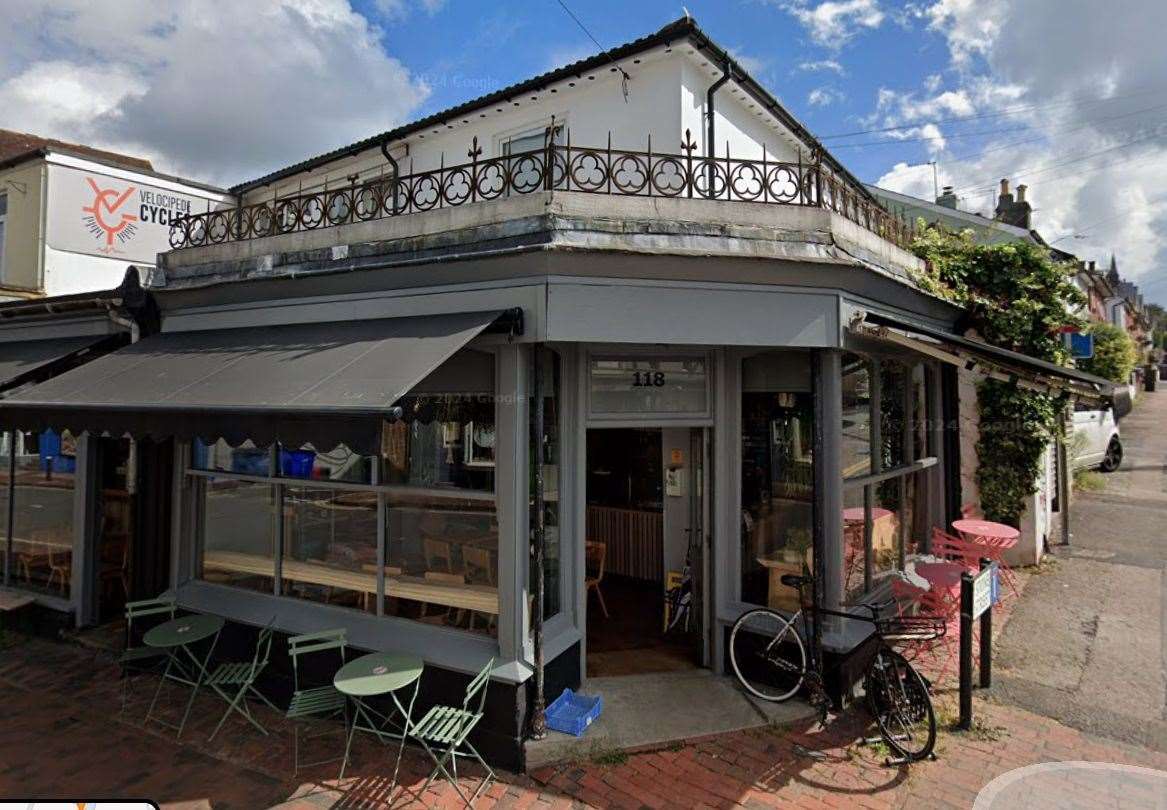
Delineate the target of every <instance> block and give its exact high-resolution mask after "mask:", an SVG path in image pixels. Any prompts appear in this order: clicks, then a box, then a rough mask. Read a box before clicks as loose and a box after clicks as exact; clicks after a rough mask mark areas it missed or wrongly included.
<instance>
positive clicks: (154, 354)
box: [0, 310, 522, 452]
mask: <svg viewBox="0 0 1167 810" xmlns="http://www.w3.org/2000/svg"><path fill="white" fill-rule="evenodd" d="M516 318H521V313H516V312H514V311H508V312H506V313H504V312H503V311H499V310H493V311H487V312H466V313H454V314H443V315H433V316H419V317H409V318H386V319H380V320H369V321H353V322H348V323H311V324H298V325H293V326H269V327H251V328H243V329H224V330H211V331H198V332H173V333H163V334H160V335H155V336H153V337H148V338H145V339H143V340H141V341H139V342H137V343H134V344H131V345H129V346H126V347H125V348H122V349H120V350H118V351H116V352H112V353H110V354H107V355H105V356H104V357H100V358H98V359H96V360H94V361H92V362H90V363H87V364H86V365H84V366H81V367H79V368H76V369H73V370H72V371H68V372H66V373H64V374H61V375H60V376H58V377H54V378H53V379H51V380H48V381H46V382H44V383H42V384H40V385H37V386H34V387H32V388H29V389H26V390H23V391H20V392H18V393H16V394H14V395H13V396H12V397H10V398H8V399H4V400H0V426H2V427H6V428H19V429H25V430H36V429H46V428H54V429H57V430H70V431H72V432H74V433H79V432H81V431H86V430H87V431H90V432H93V433H102V432H109V433H111V434H113V435H123V434H127V433H128V434H130V435H133V436H152V437H155V438H162V437H166V436H178V437H182V438H195V437H198V438H201V439H203V440H206V441H213V440H214V439H217V438H223V439H226V440H227V441H228V442H230V443H231V444H235V445H237V444H239V443H240V442H242V441H243V440H245V439H251V440H252V441H254V442H255V443H256V444H258V445H265V444H269V443H271V442H274V441H280V442H283V443H284V444H288V445H292V446H297V447H298V446H300V445H301V444H305V443H312V444H314V445H316V446H318V447H329V448H331V447H334V446H336V445H337V444H342V443H343V444H346V445H348V446H349V447H351V448H352V449H354V450H357V451H359V452H375V450H376V449H377V447H378V441H379V436H380V428H381V424H382V422H383V420H385V419H386V418H392V417H393V416H394V408H393V406H394V403H396V402H397V400H399V399H400V398H401V397H402V396H404V395H405V394H406V393H408V392H409V390H410V389H411V388H413V387H414V386H415V385H416V384H417V383H418V382H420V381H421V380H422V379H424V378H425V377H426V376H427V375H428V374H429V373H430V372H432V371H433V370H434V369H436V368H437V367H438V366H440V365H441V364H442V363H443V362H444V361H445V360H446V359H447V358H449V357H450V356H451V355H453V354H454V353H455V352H456V351H458V349H460V348H462V347H463V346H465V345H466V344H467V343H469V342H470V341H471V340H473V339H474V338H475V337H476V336H477V335H479V334H481V333H482V332H484V331H486V330H487V329H488V328H490V327H491V325H492V324H494V323H495V322H496V321H499V322H500V323H503V322H505V323H503V328H506V329H509V330H511V331H519V332H521V329H522V327H521V320H519V321H518V325H517V326H516Z"/></svg>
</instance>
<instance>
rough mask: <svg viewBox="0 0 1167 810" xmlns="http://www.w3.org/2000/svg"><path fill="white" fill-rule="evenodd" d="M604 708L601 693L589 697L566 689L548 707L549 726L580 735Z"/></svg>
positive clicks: (566, 732)
mask: <svg viewBox="0 0 1167 810" xmlns="http://www.w3.org/2000/svg"><path fill="white" fill-rule="evenodd" d="M602 709H603V700H602V699H601V698H600V696H599V695H596V696H595V697H588V696H587V695H577V694H576V693H575V692H573V691H571V690H570V689H564V690H563V694H561V695H560V696H559V697H557V698H555V700H553V701H551V705H550V706H548V707H547V728H551V729H555V730H556V731H562V732H563V733H564V734H572V735H574V736H576V737H579V736H580V735H582V734H583V733H584V732H585V731H587V729H588V726H590V725H591V724H592V721H594V720H595V719H596V718H597V717H599V716H600V711H601V710H602Z"/></svg>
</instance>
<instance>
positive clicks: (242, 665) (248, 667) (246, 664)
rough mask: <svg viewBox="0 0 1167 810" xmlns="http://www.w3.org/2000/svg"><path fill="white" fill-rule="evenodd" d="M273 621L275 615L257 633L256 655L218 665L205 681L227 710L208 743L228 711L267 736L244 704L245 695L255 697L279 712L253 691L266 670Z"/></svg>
mask: <svg viewBox="0 0 1167 810" xmlns="http://www.w3.org/2000/svg"><path fill="white" fill-rule="evenodd" d="M275 621H276V618H275V616H272V619H271V621H270V622H268V624H267V626H266V627H264V628H263V629H262V630H260V631H259V636H258V637H257V638H256V641H255V652H254V653H253V654H252V656H251V660H250V661H234V662H230V663H223V664H219V666H217V667H215V671H214V672H212V673H211V674H210V676H209V677H208V678H207V680H206V684H207V686H209V687H211V689H213V690H214V691H215V692H216V693H217V694H218V695H219V697H221V698H223V700H225V701H227V710H226V711H224V712H223V717H222V718H221V719H220V720H219V725H217V726H215V730H214V731H212V732H211V736H210V737H208V738H207V742H210V741H211V740H213V739H215V735H216V734H218V733H219V730H220V729H222V728H223V724H224V723H226V722H227V718H228V717H230V716H231V712H238V713H239V714H241V715H243V717H244V719H246V720H247V722H249V723H251V725H253V726H255V727H256V728H257V729H259V731H260V733H261V734H263V735H264V736H267V729H265V728H264V727H263V726H262V725H260V723H259V721H258V720H256V719H255V718H254V717H252V715H251V709H250V708H249V707H248V705H247V698H248V696H253V697H257V698H259V699H260V700H261V701H263V702H264V703H266V704H267V705H268V706H269V707H270V708H271V709H272V710H273V711H276V712H278V711H279V709H277V708H276V706H275V704H274V703H272V702H271V701H270V700H268V699H267V697H266V696H265V695H264V694H263V693H262V692H260V691H259V690H258V689H256V688H255V681H256V680H257V679H258V678H259V676H260V674H261V673H262V672H263V671H264V670H265V669H266V668H267V665H268V662H269V661H270V660H271V638H272V632H273V629H274V626H275ZM230 689H234V690H235V694H234V695H232V694H229V691H228V690H230Z"/></svg>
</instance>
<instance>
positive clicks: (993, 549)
mask: <svg viewBox="0 0 1167 810" xmlns="http://www.w3.org/2000/svg"><path fill="white" fill-rule="evenodd" d="M952 528H954V529H956V531H957V532H958V533H959V534H960V536H961V537H963V538H964V539H965V540H968V541H969V542H972V543H976V544H977V545H978V546H980V547H981V548H983V549H984V553H985V556H986V557H988V558H989V559H990V560H992V561H993V562H995V563H997V568H998V570H999V572H1000V574H1001V576H1002V577H1003V578H1004V580H1005V581H1006V582H1007V583H1009V589H1010V590H1012V591H1013V595H1014V596H1017V595H1018V591H1017V583H1016V582H1015V581H1014V579H1013V572H1012V571H1010V570H1009V566H1008V565H1006V564H1005V552H1006V551H1008V550H1009V549H1011V548H1013V547H1014V546H1015V545H1017V541H1018V539H1019V538H1020V537H1021V532H1020V530H1018V529H1015V528H1013V527H1012V526H1006V525H1005V524H1004V523H994V522H993V521H991V520H980V519H965V520H954V521H952Z"/></svg>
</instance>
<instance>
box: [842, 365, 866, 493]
mask: <svg viewBox="0 0 1167 810" xmlns="http://www.w3.org/2000/svg"><path fill="white" fill-rule="evenodd" d="M842 429H843V442H842V464H843V477H844V478H853V477H855V476H857V475H867V474H868V473H870V472H871V363H870V361H868V360H867V359H866V358H863V357H860V356H859V355H856V354H845V355H843V425H842Z"/></svg>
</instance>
